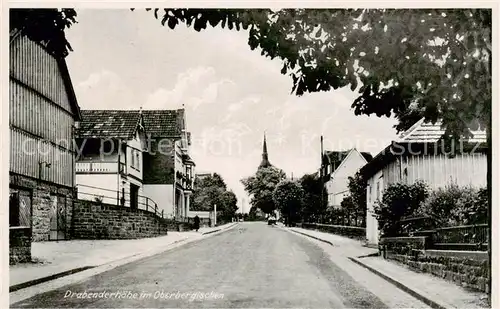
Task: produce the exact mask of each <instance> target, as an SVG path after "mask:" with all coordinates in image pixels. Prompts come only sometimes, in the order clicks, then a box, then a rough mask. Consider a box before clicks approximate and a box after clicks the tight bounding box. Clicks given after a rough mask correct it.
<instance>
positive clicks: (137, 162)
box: [135, 151, 141, 169]
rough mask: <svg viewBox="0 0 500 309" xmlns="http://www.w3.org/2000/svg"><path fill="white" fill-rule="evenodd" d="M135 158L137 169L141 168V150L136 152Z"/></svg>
mask: <svg viewBox="0 0 500 309" xmlns="http://www.w3.org/2000/svg"><path fill="white" fill-rule="evenodd" d="M135 159H136V164H137V169H140V168H141V159H140V157H139V151H136V152H135Z"/></svg>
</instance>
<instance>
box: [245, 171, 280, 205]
mask: <svg viewBox="0 0 500 309" xmlns="http://www.w3.org/2000/svg"><path fill="white" fill-rule="evenodd" d="M283 179H285V173H284V172H283V171H282V170H280V169H278V168H275V167H272V166H271V167H266V168H259V169H258V170H257V172H256V174H255V175H254V176H251V177H248V178H245V179H243V180H241V183H242V184H243V186H244V188H245V191H246V192H247V193H248V194H249V195H250V196H251V199H250V204H251V205H252V206H255V207H257V208H259V209H260V210H262V211H263V212H264V213H266V214H270V213H271V212H273V211H274V210H275V209H276V206H275V204H274V201H273V191H274V188H276V185H277V184H278V183H279V182H280V181H281V180H283Z"/></svg>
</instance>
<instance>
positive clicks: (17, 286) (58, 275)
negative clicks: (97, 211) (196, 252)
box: [9, 224, 236, 293]
mask: <svg viewBox="0 0 500 309" xmlns="http://www.w3.org/2000/svg"><path fill="white" fill-rule="evenodd" d="M235 225H236V224H234V225H231V226H229V227H226V228H221V229H218V230H214V231H210V232H206V233H203V234H201V235H202V236H203V235H207V234H212V233H215V232H221V231H225V230H228V229H230V228H232V227H233V226H235ZM203 239H204V238H198V239H192V240H191V241H187V240H189V238H183V239H178V240H176V241H174V242H172V243H169V244H168V245H166V246H165V247H162V248H157V249H153V250H148V251H143V252H139V253H136V254H131V255H129V256H125V257H121V258H119V259H116V260H112V261H108V262H105V263H103V264H99V265H94V266H83V267H77V268H73V269H69V270H66V271H63V272H60V273H56V274H52V275H49V276H46V277H41V278H37V279H33V280H29V281H25V282H22V283H18V284H15V285H12V286H9V293H12V292H16V291H19V290H22V289H25V288H29V287H32V286H35V285H38V284H42V283H45V282H48V281H52V280H56V279H59V278H62V277H67V276H70V275H73V274H76V273H79V272H82V271H85V270H89V269H92V268H97V267H101V266H105V265H110V264H113V263H117V262H119V261H122V260H126V259H131V258H133V257H137V256H140V255H145V256H144V258H147V257H149V256H150V255H156V254H160V253H162V252H165V251H168V250H170V249H174V248H177V247H178V246H175V245H179V243H182V242H186V243H191V242H196V241H201V240H203ZM180 245H182V244H180ZM140 259H142V257H139V258H138V259H137V260H140ZM131 262H134V261H131Z"/></svg>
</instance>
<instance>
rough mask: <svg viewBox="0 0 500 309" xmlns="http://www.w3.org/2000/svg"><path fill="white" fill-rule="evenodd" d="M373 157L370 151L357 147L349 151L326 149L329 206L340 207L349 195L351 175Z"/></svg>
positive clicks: (325, 170) (325, 179) (326, 183)
mask: <svg viewBox="0 0 500 309" xmlns="http://www.w3.org/2000/svg"><path fill="white" fill-rule="evenodd" d="M371 159H372V155H371V154H370V153H368V152H359V151H358V150H357V149H356V148H353V149H351V150H347V151H326V152H325V154H324V155H323V175H325V178H324V181H325V187H326V190H327V193H328V207H333V208H340V203H341V202H342V200H343V199H344V198H345V197H346V196H348V195H349V187H348V184H349V177H353V176H354V175H355V174H356V173H357V172H358V171H359V169H360V168H361V167H363V166H364V165H365V164H366V163H367V162H369V161H370V160H371Z"/></svg>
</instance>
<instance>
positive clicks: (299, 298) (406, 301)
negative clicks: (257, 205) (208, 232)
mask: <svg viewBox="0 0 500 309" xmlns="http://www.w3.org/2000/svg"><path fill="white" fill-rule="evenodd" d="M328 246H329V245H326V244H324V245H323V244H320V243H318V242H317V241H314V240H310V239H308V238H305V237H303V236H300V235H297V234H293V233H290V232H287V231H285V230H282V229H280V228H278V227H271V226H267V225H265V224H264V223H242V224H239V225H238V226H237V227H236V228H233V229H231V230H229V231H227V232H224V233H221V234H218V235H214V236H212V237H209V238H207V239H204V240H202V241H199V242H194V243H190V244H186V245H184V246H182V247H179V248H177V249H174V250H171V251H167V252H165V253H162V254H159V255H156V256H152V257H149V258H145V259H142V260H139V261H136V262H133V263H130V264H126V265H123V266H120V267H117V268H115V269H113V270H110V271H107V272H104V273H101V274H99V275H96V276H94V277H91V278H89V279H86V280H85V281H82V282H78V283H75V284H72V285H68V286H66V287H63V288H61V289H58V290H54V291H50V292H47V293H44V294H39V295H37V296H35V297H32V298H29V299H26V300H24V301H22V302H19V303H16V304H12V305H11V308H81V307H85V308H257V307H259V308H262V307H266V308H269V307H272V308H291V307H294V308H298V307H300V308H305V307H307V308H394V307H396V306H401V307H406V308H410V307H411V308H424V307H426V306H425V305H423V304H421V303H419V302H418V301H417V300H415V299H413V298H411V297H410V296H409V295H406V294H405V293H403V292H402V291H400V290H398V289H397V288H395V287H393V286H391V285H390V284H387V283H385V282H384V281H382V280H381V279H377V278H372V277H371V276H374V275H371V274H369V273H368V271H366V270H364V269H362V268H361V267H359V266H356V265H351V264H349V265H348V264H346V263H349V262H348V261H347V259H345V258H344V257H341V256H336V255H335V254H336V252H338V251H335V248H333V247H331V246H330V247H328ZM391 289H392V290H391ZM84 293H86V295H85V294H84ZM113 293H114V294H113ZM376 294H377V296H376ZM84 296H86V297H85V298H83V297H84Z"/></svg>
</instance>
